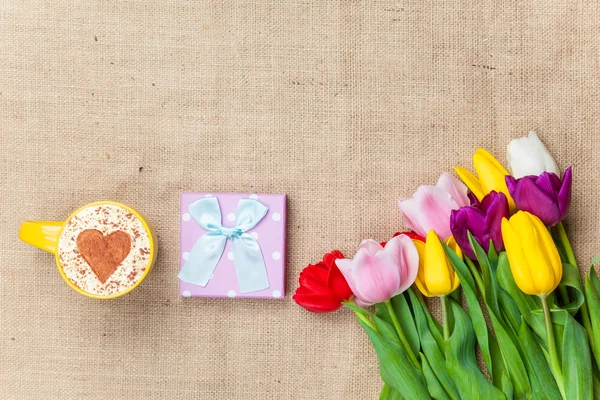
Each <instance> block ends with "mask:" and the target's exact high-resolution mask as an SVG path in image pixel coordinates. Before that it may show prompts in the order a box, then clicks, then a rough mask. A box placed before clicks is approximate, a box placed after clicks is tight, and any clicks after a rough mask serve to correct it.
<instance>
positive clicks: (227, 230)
mask: <svg viewBox="0 0 600 400" xmlns="http://www.w3.org/2000/svg"><path fill="white" fill-rule="evenodd" d="M189 210H190V215H191V216H192V218H194V221H196V223H197V224H198V225H200V227H202V228H203V229H205V230H207V231H208V232H207V233H205V234H204V235H203V236H202V237H201V238H200V239H198V241H197V242H196V244H195V245H194V248H193V249H192V251H191V253H190V256H189V258H188V259H187V261H186V263H185V264H184V266H183V268H182V269H181V271H180V272H179V275H178V277H179V279H181V280H182V281H183V282H187V283H191V284H193V285H198V286H206V284H207V283H208V281H209V280H210V279H211V277H212V275H213V272H214V271H215V268H216V267H217V264H218V263H219V260H220V259H221V256H222V255H223V250H225V244H226V243H227V239H230V240H231V245H232V248H233V262H234V264H235V271H236V273H237V277H238V282H239V284H240V291H241V292H242V293H250V292H256V291H259V290H263V289H266V288H268V287H269V277H268V276H267V267H266V266H265V260H264V259H263V255H262V252H261V250H260V245H259V244H258V242H257V241H256V239H254V237H252V235H250V234H248V233H246V231H247V230H249V229H252V228H254V227H255V226H256V225H257V224H258V223H259V222H260V221H261V220H262V219H263V218H264V216H265V215H266V214H267V211H268V210H269V209H268V208H267V207H266V206H265V205H264V204H262V203H261V202H259V201H256V200H253V199H240V202H239V203H238V208H237V211H236V213H235V214H236V224H235V226H223V225H222V224H221V208H220V207H219V201H218V200H217V198H216V197H206V198H203V199H200V200H197V201H195V202H194V203H192V204H190V206H189Z"/></svg>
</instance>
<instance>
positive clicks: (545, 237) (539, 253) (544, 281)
mask: <svg viewBox="0 0 600 400" xmlns="http://www.w3.org/2000/svg"><path fill="white" fill-rule="evenodd" d="M502 239H503V240H504V247H505V248H506V254H507V255H508V262H509V263H510V269H511V271H512V274H513V278H514V279H515V282H516V284H517V286H518V287H519V289H521V291H522V292H523V293H526V294H531V295H537V296H545V295H547V294H549V293H552V291H554V289H556V287H557V286H558V284H559V283H560V280H561V279H562V262H561V260H560V255H559V254H558V250H557V249H556V245H555V244H554V241H553V240H552V237H551V236H550V232H548V229H547V228H546V226H544V223H543V222H542V221H541V220H540V219H539V218H538V217H536V216H535V215H533V214H530V213H528V212H525V211H519V212H517V213H516V214H515V215H513V216H512V217H510V219H506V218H503V219H502Z"/></svg>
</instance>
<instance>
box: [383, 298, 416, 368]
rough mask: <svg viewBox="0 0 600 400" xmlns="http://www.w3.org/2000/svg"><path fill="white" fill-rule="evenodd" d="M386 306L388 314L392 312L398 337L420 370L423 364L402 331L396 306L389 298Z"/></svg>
mask: <svg viewBox="0 0 600 400" xmlns="http://www.w3.org/2000/svg"><path fill="white" fill-rule="evenodd" d="M385 307H386V308H387V311H388V314H390V318H391V319H392V325H394V329H395V330H396V333H397V334H398V338H400V342H401V343H402V345H403V346H404V349H405V350H406V353H407V354H408V358H410V361H411V362H412V363H413V365H414V366H415V368H417V369H418V370H420V369H421V364H419V361H417V357H416V356H415V353H414V352H413V351H412V348H411V347H410V344H409V343H408V340H407V339H406V336H405V335H404V332H403V331H402V328H401V327H400V323H399V322H398V318H396V313H395V312H394V307H393V306H392V302H391V301H389V300H388V301H386V302H385Z"/></svg>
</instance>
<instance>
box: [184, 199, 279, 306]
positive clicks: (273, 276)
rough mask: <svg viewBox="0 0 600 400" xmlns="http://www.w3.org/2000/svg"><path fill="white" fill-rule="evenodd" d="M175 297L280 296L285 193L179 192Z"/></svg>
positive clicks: (267, 297)
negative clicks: (177, 269)
mask: <svg viewBox="0 0 600 400" xmlns="http://www.w3.org/2000/svg"><path fill="white" fill-rule="evenodd" d="M180 214H181V215H180V216H181V218H180V223H181V241H180V250H181V252H180V270H179V275H178V277H179V294H180V295H181V296H183V297H230V298H234V297H235V298H264V299H273V298H275V299H281V298H283V297H284V296H285V254H286V253H285V224H286V196H285V195H284V194H239V193H182V194H181V208H180Z"/></svg>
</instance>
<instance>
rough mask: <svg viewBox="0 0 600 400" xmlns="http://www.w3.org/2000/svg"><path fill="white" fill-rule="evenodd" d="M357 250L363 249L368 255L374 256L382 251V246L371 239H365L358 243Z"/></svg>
mask: <svg viewBox="0 0 600 400" xmlns="http://www.w3.org/2000/svg"><path fill="white" fill-rule="evenodd" d="M358 248H359V249H365V250H366V251H367V252H368V253H369V254H371V255H372V256H374V255H375V254H377V252H378V251H381V250H383V246H382V245H381V243H379V242H377V241H375V240H373V239H365V240H363V241H362V242H360V246H359V247H358Z"/></svg>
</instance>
